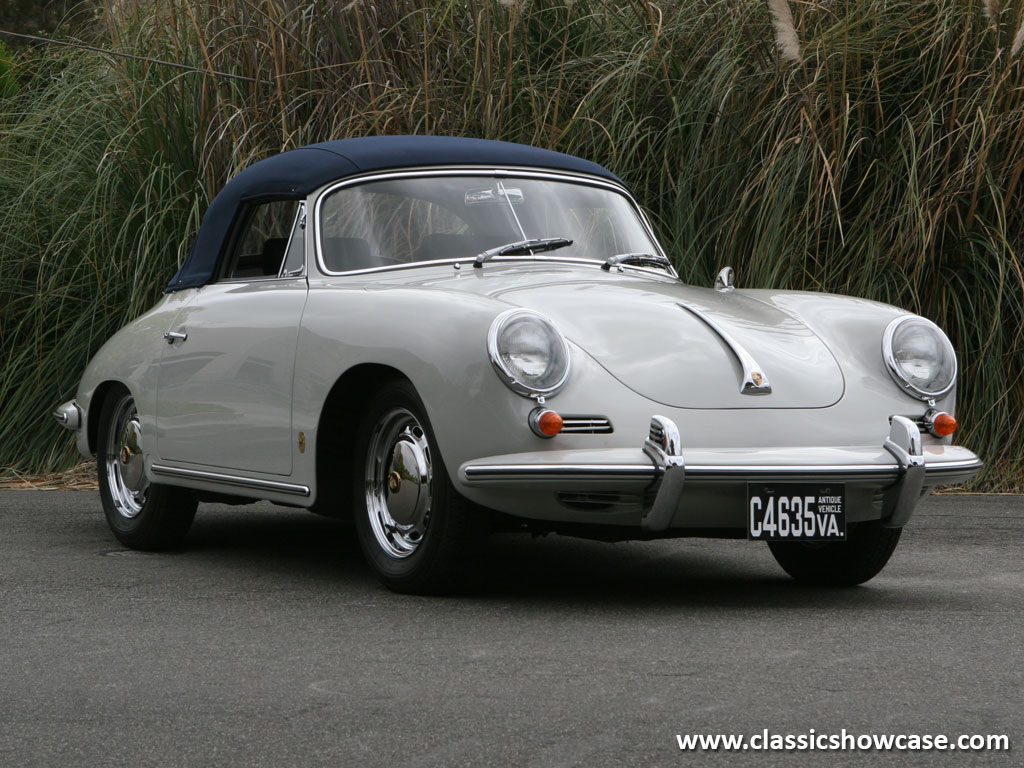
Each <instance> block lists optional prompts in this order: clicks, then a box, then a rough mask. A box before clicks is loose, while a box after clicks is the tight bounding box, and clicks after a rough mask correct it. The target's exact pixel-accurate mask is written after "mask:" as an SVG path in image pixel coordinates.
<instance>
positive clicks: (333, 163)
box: [165, 136, 622, 292]
mask: <svg viewBox="0 0 1024 768" xmlns="http://www.w3.org/2000/svg"><path fill="white" fill-rule="evenodd" d="M435 165H483V166H491V167H502V166H521V167H526V168H552V169H555V170H559V171H570V172H575V173H586V174H590V175H593V176H601V177H603V178H606V179H610V180H612V181H616V182H619V183H620V184H621V183H622V182H621V181H619V179H618V178H617V177H616V176H615V175H614V174H612V173H611V172H610V171H608V170H606V169H605V168H602V167H601V166H600V165H598V164H597V163H592V162H590V161H589V160H582V159H580V158H578V157H573V156H572V155H563V154H562V153H560V152H552V151H550V150H547V149H537V148H536V147H528V146H526V145H524V144H510V143H508V142H504V141H487V140H484V139H464V138H457V137H450V136H372V137H366V138H359V139H340V140H338V141H326V142H323V143H321V144H310V145H309V146H307V147H301V148H299V149H293V150H291V151H289V152H284V153H282V154H280V155H274V156H273V157H268V158H267V159H266V160H260V161H259V162H258V163H254V164H253V165H251V166H249V167H248V168H246V169H245V170H244V171H242V172H241V173H239V174H238V175H237V176H235V177H234V178H233V179H231V181H229V182H228V183H227V185H226V186H225V187H224V189H222V190H221V191H220V193H219V194H218V195H217V197H215V198H214V200H213V202H212V203H211V204H210V207H209V208H208V209H207V210H206V215H205V216H203V223H202V225H201V226H200V227H199V233H198V235H197V236H196V239H195V242H194V243H193V244H192V250H191V251H189V254H188V258H186V259H185V263H184V264H182V265H181V269H179V270H178V273H177V274H176V275H175V276H174V279H172V280H171V282H170V283H169V284H168V285H167V288H166V289H165V291H166V292H169V291H177V290H181V289H182V288H195V287H197V286H200V285H206V283H208V282H209V281H210V278H211V277H212V276H213V274H214V272H215V270H216V268H217V262H218V261H219V260H220V256H221V251H222V249H223V245H224V241H225V239H226V238H227V236H228V234H229V232H230V231H231V225H232V222H233V221H234V220H235V216H236V214H237V213H238V211H239V209H240V208H241V207H242V206H243V204H244V203H245V202H246V201H249V200H260V199H263V200H268V199H274V200H289V199H291V200H294V199H299V198H304V197H306V195H308V194H309V193H310V192H312V191H313V190H314V189H316V188H317V187H320V186H323V185H324V184H326V183H328V182H329V181H335V180H337V179H344V178H346V177H348V176H355V175H358V174H361V173H367V172H372V171H378V170H385V169H393V168H414V167H422V166H435Z"/></svg>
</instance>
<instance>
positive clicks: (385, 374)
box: [312, 363, 411, 517]
mask: <svg viewBox="0 0 1024 768" xmlns="http://www.w3.org/2000/svg"><path fill="white" fill-rule="evenodd" d="M393 379H402V380H405V381H409V382H410V383H411V379H409V377H408V376H406V375H405V374H404V373H402V371H400V370H399V369H397V368H395V367H393V366H390V365H384V364H381V363H360V364H359V365H356V366H353V367H352V368H349V369H348V370H347V371H345V372H344V373H343V374H342V375H341V376H339V377H338V380H337V381H335V382H334V385H333V386H332V387H331V389H330V391H329V392H328V393H327V397H326V399H325V400H324V405H323V408H322V409H321V410H320V418H319V419H318V421H317V429H316V487H317V500H316V502H315V504H314V505H313V508H312V509H313V511H314V512H317V513H319V514H322V515H327V516H329V517H348V516H349V515H350V514H351V510H350V509H348V499H349V498H351V488H352V486H351V483H352V478H351V477H349V475H348V467H349V466H350V465H351V459H352V443H353V441H354V439H355V433H356V427H357V426H358V424H359V416H360V413H361V406H362V404H363V403H365V402H366V400H367V398H368V397H369V396H370V395H371V394H372V393H373V392H374V391H375V390H376V389H377V388H379V387H380V386H381V385H383V384H384V382H386V381H391V380H393Z"/></svg>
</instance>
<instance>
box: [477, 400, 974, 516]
mask: <svg viewBox="0 0 1024 768" xmlns="http://www.w3.org/2000/svg"><path fill="white" fill-rule="evenodd" d="M982 466H983V464H982V461H981V460H980V459H979V458H978V457H977V456H976V455H975V454H974V453H972V452H971V451H969V450H968V449H966V448H963V447H961V446H955V445H925V444H924V442H923V440H922V439H921V431H920V429H919V428H918V426H917V424H916V423H915V422H913V421H911V420H910V419H908V418H906V417H904V416H892V417H891V419H890V427H889V434H888V436H887V437H886V438H885V440H884V441H883V443H882V444H881V445H880V446H877V447H831V446H829V447H804V448H792V447H789V448H786V447H783V448H776V449H771V448H759V449H698V448H691V449H687V450H686V451H685V455H684V450H683V444H682V439H681V437H680V433H679V429H678V427H677V426H676V425H675V423H674V422H673V421H672V420H671V419H669V418H667V417H665V416H654V417H652V419H651V425H650V432H649V435H648V437H647V439H646V440H645V441H644V444H643V446H642V448H641V449H640V450H636V449H596V450H576V451H547V452H542V453H530V454H512V455H507V456H494V457H490V458H487V459H480V460H474V461H470V462H467V463H465V464H463V465H462V467H461V475H462V479H463V480H464V481H465V482H466V485H467V487H468V488H470V489H479V490H481V491H484V490H493V491H498V490H525V488H527V487H529V488H530V489H531V490H532V491H534V492H536V491H538V490H540V489H542V488H544V489H549V490H551V491H554V492H555V493H556V494H557V493H559V492H560V491H563V490H566V489H571V490H575V491H581V490H611V489H616V490H620V491H629V490H632V491H634V492H636V498H637V499H638V500H642V501H638V504H639V507H640V509H641V511H642V516H641V518H640V527H641V529H642V530H643V531H647V532H650V533H658V532H662V531H666V530H668V529H669V528H687V527H698V528H699V527H718V526H720V527H725V528H729V527H742V526H743V525H744V522H745V519H746V518H745V513H744V510H743V505H742V503H740V504H738V505H737V504H735V503H733V502H734V501H738V500H739V499H740V498H745V493H746V484H747V483H748V482H776V481H778V482H781V481H787V482H800V481H808V482H818V483H820V482H842V483H846V484H847V487H848V488H849V489H850V490H851V501H852V502H853V505H854V507H855V509H851V513H852V514H851V516H850V518H849V519H850V521H851V522H856V521H858V520H871V519H874V520H879V519H880V520H881V521H882V524H883V525H885V526H887V527H892V528H899V527H902V526H903V525H905V524H906V523H907V521H908V520H909V519H910V517H911V515H912V514H913V511H914V507H915V506H916V505H917V502H918V501H919V500H920V498H921V497H922V496H923V495H924V494H925V493H927V491H929V490H930V489H931V488H933V487H935V486H938V485H949V484H952V483H959V482H963V481H965V480H968V479H970V478H971V477H973V476H974V475H975V474H977V472H978V471H979V470H980V469H981V468H982ZM591 519H594V520H595V521H596V520H597V519H598V518H597V517H596V516H595V517H594V518H591Z"/></svg>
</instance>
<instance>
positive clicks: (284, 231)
mask: <svg viewBox="0 0 1024 768" xmlns="http://www.w3.org/2000/svg"><path fill="white" fill-rule="evenodd" d="M298 208H299V203H298V202H297V201H295V200H274V201H272V202H269V203H258V204H256V205H254V206H252V208H251V209H250V210H249V214H248V216H247V217H246V220H245V224H244V225H243V228H242V231H241V233H240V234H239V235H238V236H237V237H236V239H235V241H234V246H233V247H232V249H231V255H230V258H229V259H228V262H227V269H226V270H225V272H224V277H225V279H228V280H258V279H260V278H265V277H276V276H277V274H278V273H279V272H280V271H281V262H283V261H284V256H285V249H286V248H287V247H288V236H289V235H290V234H291V231H292V225H293V223H294V222H295V212H296V211H297V210H298Z"/></svg>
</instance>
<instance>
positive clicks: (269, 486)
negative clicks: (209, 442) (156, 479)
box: [150, 464, 309, 496]
mask: <svg viewBox="0 0 1024 768" xmlns="http://www.w3.org/2000/svg"><path fill="white" fill-rule="evenodd" d="M150 469H151V470H152V471H153V474H154V475H162V476H163V477H176V478H183V479H186V480H202V481H203V482H207V483H220V484H221V485H232V486H235V487H236V488H251V489H253V490H260V491H277V492H278V493H289V494H292V495H294V496H309V486H308V485H298V484H296V483H282V482H280V481H278V480H260V479H257V478H254V477H239V476H238V475H228V474H224V473H222V472H206V471H203V470H199V469H183V468H181V467H167V466H164V465H162V464H153V465H152V466H151V467H150Z"/></svg>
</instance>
